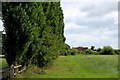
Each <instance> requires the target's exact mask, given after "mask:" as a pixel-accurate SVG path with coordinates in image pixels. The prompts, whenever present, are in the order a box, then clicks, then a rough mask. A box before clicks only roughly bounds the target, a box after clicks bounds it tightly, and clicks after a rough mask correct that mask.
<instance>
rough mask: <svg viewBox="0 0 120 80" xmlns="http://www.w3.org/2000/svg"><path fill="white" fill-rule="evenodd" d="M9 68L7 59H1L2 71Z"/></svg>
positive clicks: (0, 67) (0, 66)
mask: <svg viewBox="0 0 120 80" xmlns="http://www.w3.org/2000/svg"><path fill="white" fill-rule="evenodd" d="M7 67H8V64H7V62H6V59H5V58H0V70H1V69H4V68H7Z"/></svg>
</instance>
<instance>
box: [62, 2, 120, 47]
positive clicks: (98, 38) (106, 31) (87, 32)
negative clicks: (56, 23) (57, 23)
mask: <svg viewBox="0 0 120 80" xmlns="http://www.w3.org/2000/svg"><path fill="white" fill-rule="evenodd" d="M61 6H62V9H63V13H64V22H65V29H64V35H65V37H66V43H67V44H69V45H70V46H71V47H76V46H85V47H90V46H92V45H93V46H96V48H98V47H103V46H107V45H109V46H112V47H113V48H118V0H91V1H90V0H84V1H83V0H62V2H61Z"/></svg>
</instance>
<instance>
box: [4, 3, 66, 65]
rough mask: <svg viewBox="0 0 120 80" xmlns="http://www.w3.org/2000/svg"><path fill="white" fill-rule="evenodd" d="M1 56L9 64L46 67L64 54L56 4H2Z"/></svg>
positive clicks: (62, 27)
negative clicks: (2, 32) (4, 57)
mask: <svg viewBox="0 0 120 80" xmlns="http://www.w3.org/2000/svg"><path fill="white" fill-rule="evenodd" d="M2 7H3V8H2V14H3V15H2V21H3V25H4V29H5V33H6V34H4V35H3V53H4V54H5V56H6V60H7V62H8V64H9V66H10V65H12V64H14V65H17V64H22V65H23V66H26V65H28V64H35V65H37V66H39V67H43V66H45V65H47V64H48V63H49V62H51V61H52V60H54V59H55V58H57V57H58V56H59V55H60V54H63V53H65V52H66V51H67V45H66V44H65V37H64V35H63V33H64V22H63V18H64V17H63V11H62V9H61V7H60V2H3V3H2Z"/></svg>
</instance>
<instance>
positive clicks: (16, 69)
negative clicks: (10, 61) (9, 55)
mask: <svg viewBox="0 0 120 80" xmlns="http://www.w3.org/2000/svg"><path fill="white" fill-rule="evenodd" d="M25 69H26V67H22V65H17V66H14V65H11V67H10V68H7V69H4V70H1V71H0V74H1V75H2V76H0V78H7V77H9V78H14V77H15V75H16V74H20V73H21V72H23V71H24V70H25Z"/></svg>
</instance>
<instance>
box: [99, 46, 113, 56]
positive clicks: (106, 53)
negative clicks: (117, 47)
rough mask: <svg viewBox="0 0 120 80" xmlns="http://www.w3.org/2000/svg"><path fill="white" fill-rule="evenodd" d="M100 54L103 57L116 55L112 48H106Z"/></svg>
mask: <svg viewBox="0 0 120 80" xmlns="http://www.w3.org/2000/svg"><path fill="white" fill-rule="evenodd" d="M100 54H101V55H112V54H114V50H113V48H112V47H110V46H104V47H103V49H102V51H101V52H100Z"/></svg>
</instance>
